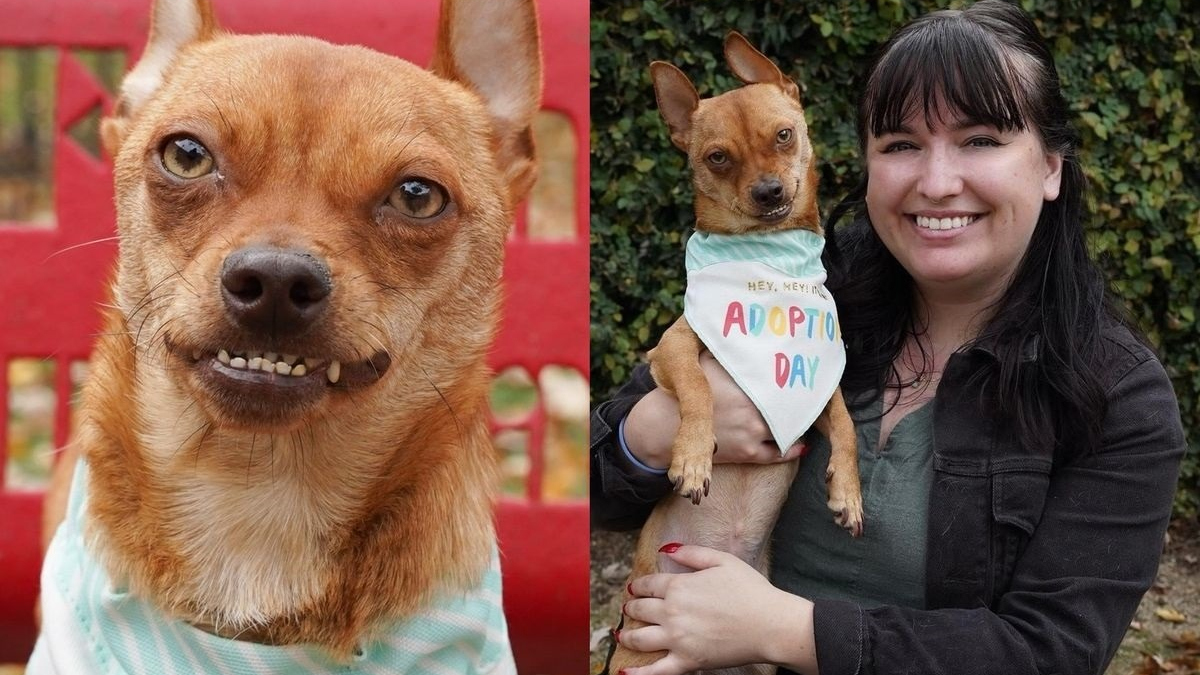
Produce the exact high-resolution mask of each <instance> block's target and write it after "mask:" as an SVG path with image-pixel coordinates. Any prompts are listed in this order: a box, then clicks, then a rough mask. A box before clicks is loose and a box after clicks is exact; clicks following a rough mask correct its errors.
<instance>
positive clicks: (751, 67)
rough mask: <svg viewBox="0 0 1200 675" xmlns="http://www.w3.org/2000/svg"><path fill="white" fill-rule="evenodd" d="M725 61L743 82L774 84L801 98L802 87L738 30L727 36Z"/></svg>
mask: <svg viewBox="0 0 1200 675" xmlns="http://www.w3.org/2000/svg"><path fill="white" fill-rule="evenodd" d="M725 62H726V63H728V64H729V68H730V69H731V70H732V71H733V74H734V75H737V77H738V79H739V80H741V81H742V82H745V83H746V84H774V85H777V86H778V87H780V88H781V89H783V91H784V93H786V94H787V95H788V96H791V97H792V98H794V99H796V100H797V101H799V100H800V87H798V86H796V83H795V82H793V81H792V79H791V78H790V77H788V76H787V75H784V74H783V71H782V70H780V69H779V66H777V65H775V62H774V61H772V60H771V59H768V58H767V57H766V56H764V55H763V53H762V52H760V51H758V50H757V49H755V48H754V46H753V45H751V44H750V41H749V40H747V39H746V38H745V37H743V36H742V34H741V33H739V32H737V31H730V32H729V35H726V36H725Z"/></svg>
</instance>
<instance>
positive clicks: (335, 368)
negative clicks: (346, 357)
mask: <svg viewBox="0 0 1200 675" xmlns="http://www.w3.org/2000/svg"><path fill="white" fill-rule="evenodd" d="M325 375H326V376H327V377H329V381H330V383H332V384H337V381H338V380H339V379H341V377H342V364H341V363H339V362H337V361H334V362H333V363H330V364H329V369H328V370H326V371H325Z"/></svg>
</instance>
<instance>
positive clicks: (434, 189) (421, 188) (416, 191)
mask: <svg viewBox="0 0 1200 675" xmlns="http://www.w3.org/2000/svg"><path fill="white" fill-rule="evenodd" d="M448 201H449V198H448V197H447V196H446V190H445V188H443V187H442V186H441V185H438V184H437V183H434V182H433V181H429V180H425V179H423V178H409V179H406V180H404V181H402V182H401V183H400V184H399V185H397V186H396V188H395V189H394V190H392V194H390V195H388V200H387V202H388V204H390V205H391V207H392V208H394V209H396V210H397V211H399V212H400V213H401V214H403V215H405V216H408V217H409V218H432V217H434V216H436V215H438V214H439V213H441V212H442V210H443V209H445V208H446V202H448Z"/></svg>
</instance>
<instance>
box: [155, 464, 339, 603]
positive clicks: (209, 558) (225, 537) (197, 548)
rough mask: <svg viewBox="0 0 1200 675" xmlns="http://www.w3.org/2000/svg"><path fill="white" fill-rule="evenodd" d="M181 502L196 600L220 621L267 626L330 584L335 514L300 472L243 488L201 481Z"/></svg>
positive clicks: (183, 544) (186, 553)
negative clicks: (294, 475)
mask: <svg viewBox="0 0 1200 675" xmlns="http://www.w3.org/2000/svg"><path fill="white" fill-rule="evenodd" d="M177 503H178V504H179V507H178V513H179V516H178V517H179V524H180V526H181V530H182V531H183V532H185V533H187V535H186V536H185V537H182V538H181V540H180V541H179V542H178V544H179V545H180V546H181V548H182V551H181V553H182V554H183V557H184V559H185V560H188V561H189V562H190V563H192V564H193V572H192V578H193V579H194V584H193V588H192V594H193V596H194V602H195V603H196V605H198V606H199V607H203V608H206V609H207V612H206V613H210V614H211V616H208V617H205V618H206V619H208V620H210V621H214V623H216V625H222V624H224V625H233V626H252V625H261V624H262V623H265V622H267V621H270V620H271V619H273V618H277V617H280V616H284V615H288V614H290V613H292V612H294V611H295V610H296V608H298V607H304V606H306V605H309V604H310V603H311V602H312V601H314V600H316V599H317V598H319V597H320V596H321V595H322V594H323V593H324V592H325V590H326V588H327V586H328V585H329V582H330V580H331V578H332V574H331V567H332V561H331V560H330V557H329V552H328V549H329V546H328V545H329V541H330V539H331V538H333V537H334V536H335V532H334V527H333V525H332V523H331V522H330V516H331V515H333V514H330V513H328V512H327V511H323V509H326V508H328V505H327V504H322V500H321V495H317V494H315V493H314V492H313V491H311V490H310V489H308V488H307V487H306V486H305V485H304V484H303V483H302V482H300V481H298V480H296V479H295V478H294V477H291V476H289V477H285V478H283V479H277V480H276V482H274V483H271V484H266V485H253V486H244V487H231V486H229V485H219V484H212V483H200V484H196V485H193V486H189V487H188V488H186V489H184V490H183V491H181V492H180V494H179V497H178V502H177Z"/></svg>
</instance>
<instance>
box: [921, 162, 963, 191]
mask: <svg viewBox="0 0 1200 675" xmlns="http://www.w3.org/2000/svg"><path fill="white" fill-rule="evenodd" d="M962 189H963V176H962V171H961V167H960V166H959V165H958V163H957V162H956V161H955V159H954V157H953V155H952V153H948V152H944V151H940V150H937V151H934V152H930V153H929V154H928V155H927V156H926V158H925V161H924V162H923V163H922V166H921V174H920V176H919V177H918V179H917V191H918V192H920V193H921V196H923V197H925V198H926V199H928V200H929V201H932V202H942V201H945V200H946V199H948V198H950V197H953V196H955V195H957V194H958V193H960V192H962Z"/></svg>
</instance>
